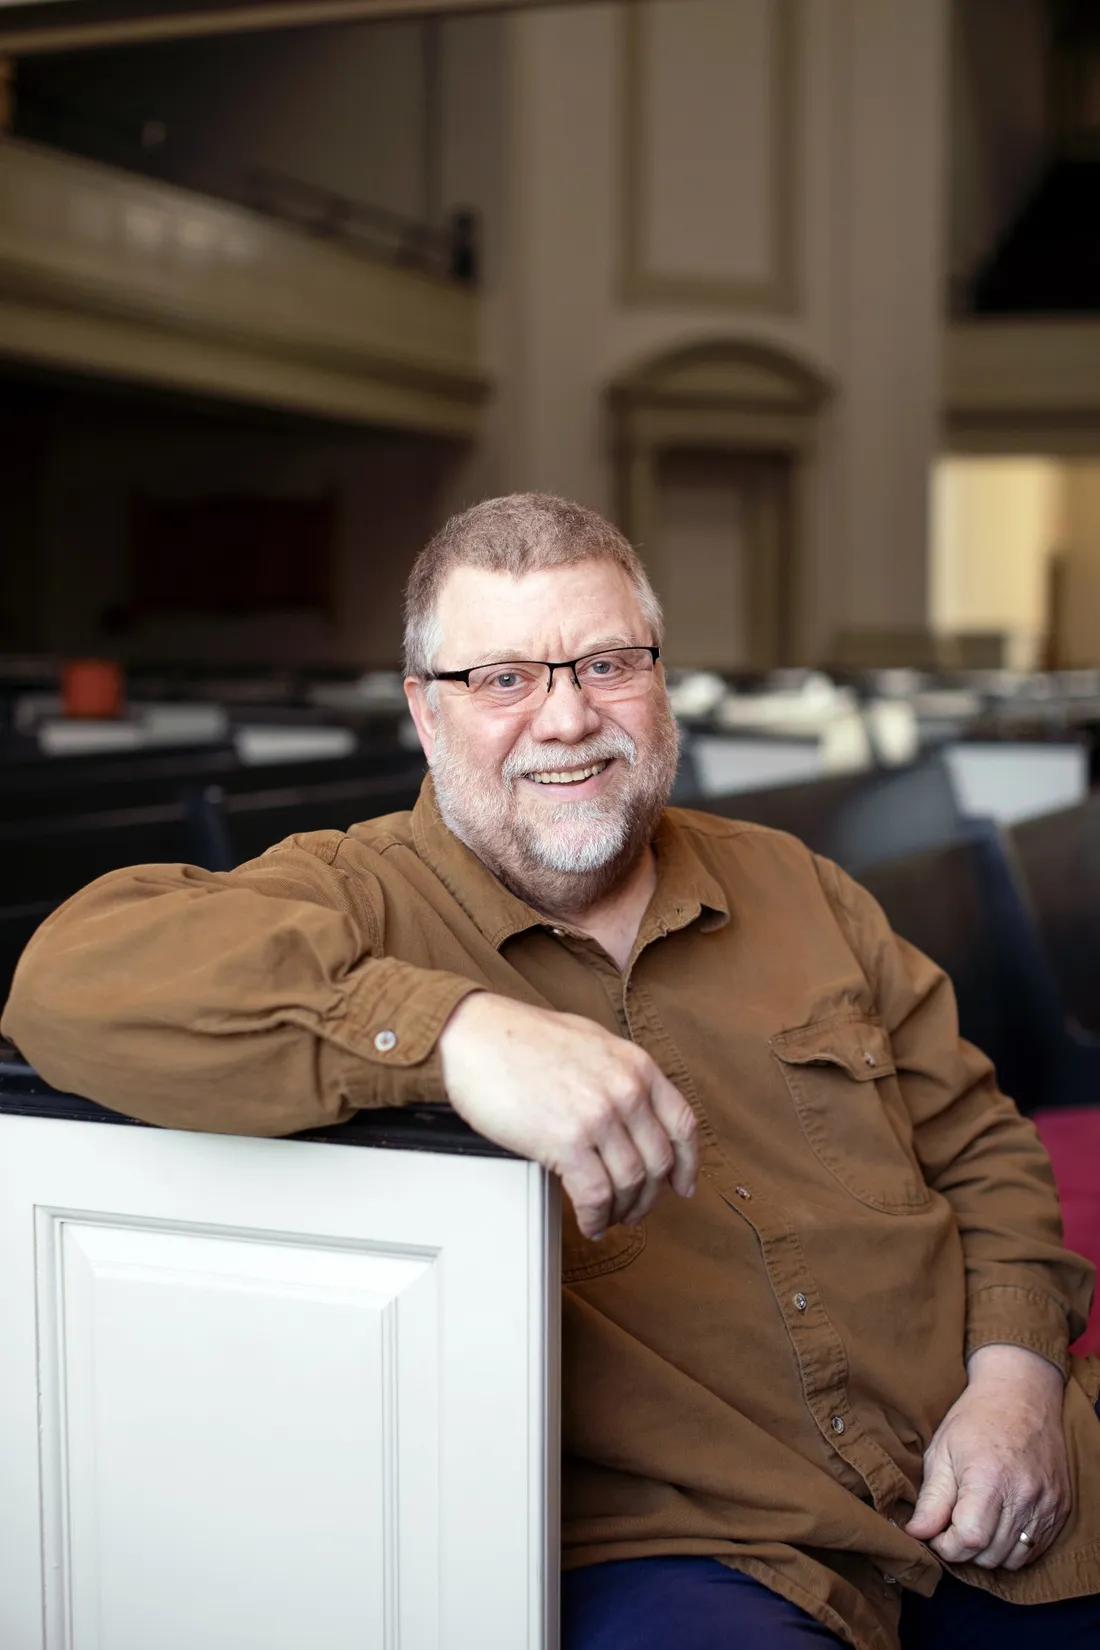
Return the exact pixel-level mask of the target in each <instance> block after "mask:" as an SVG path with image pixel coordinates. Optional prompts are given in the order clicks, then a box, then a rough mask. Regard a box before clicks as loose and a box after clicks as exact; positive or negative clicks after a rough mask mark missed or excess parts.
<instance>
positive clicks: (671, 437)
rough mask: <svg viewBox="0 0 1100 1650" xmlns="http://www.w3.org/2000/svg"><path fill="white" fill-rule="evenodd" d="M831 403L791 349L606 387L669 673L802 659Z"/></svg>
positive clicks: (732, 345)
mask: <svg viewBox="0 0 1100 1650" xmlns="http://www.w3.org/2000/svg"><path fill="white" fill-rule="evenodd" d="M828 395H829V386H828V384H827V383H826V382H825V380H824V379H823V378H822V377H821V376H820V375H819V374H818V373H816V372H815V371H813V370H812V369H811V368H809V367H807V366H805V365H803V364H802V363H801V362H799V361H796V360H795V359H794V358H793V357H792V356H790V355H788V354H786V353H785V352H784V351H782V350H779V349H775V348H772V347H770V346H768V345H762V344H755V343H752V344H750V343H739V342H729V341H716V342H712V343H699V344H693V345H690V346H688V347H687V348H682V349H677V350H673V351H670V352H669V353H667V354H664V355H661V356H658V357H656V358H655V359H650V360H648V361H646V362H645V363H643V364H642V365H641V366H639V367H637V368H634V369H632V370H631V371H629V372H627V373H624V374H622V375H621V376H620V377H618V378H617V379H616V380H615V381H614V382H613V383H612V384H611V385H610V387H609V390H608V401H609V405H610V410H611V417H612V423H613V430H614V445H615V455H616V471H617V480H618V493H619V496H618V511H619V518H620V520H621V522H622V524H623V526H624V528H625V530H626V531H627V533H628V534H629V535H630V537H631V538H632V539H633V540H634V542H635V544H637V545H638V547H639V550H640V551H641V554H642V556H643V557H644V559H645V561H646V564H647V566H648V568H649V571H650V574H651V576H652V578H653V581H654V584H655V585H656V586H657V589H658V591H659V593H660V595H661V598H662V601H663V602H664V605H665V615H666V620H667V652H668V657H669V661H670V663H671V664H673V665H694V666H706V667H711V668H715V669H719V670H729V669H737V668H742V669H754V670H767V669H771V668H773V667H775V666H776V665H782V664H788V663H793V662H795V660H796V658H797V651H798V637H799V632H800V622H799V621H800V613H799V589H800V577H799V574H800V545H801V541H802V537H803V534H802V518H803V514H804V492H805V487H804V479H805V472H806V468H807V465H808V463H809V461H810V459H811V457H812V454H813V451H814V448H815V446H816V443H817V438H818V429H819V425H820V422H821V412H822V407H823V405H824V403H825V401H826V400H827V398H828Z"/></svg>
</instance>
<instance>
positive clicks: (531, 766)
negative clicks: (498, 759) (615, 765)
mask: <svg viewBox="0 0 1100 1650" xmlns="http://www.w3.org/2000/svg"><path fill="white" fill-rule="evenodd" d="M616 756H621V757H623V758H624V760H625V761H627V762H629V763H630V765H631V767H633V766H634V764H635V763H636V762H637V760H638V747H637V745H636V744H635V743H634V741H633V739H631V737H630V735H629V734H628V733H624V732H622V730H621V729H620V730H618V731H617V732H615V733H607V734H605V735H604V736H603V737H602V738H600V739H593V740H591V741H590V743H588V744H587V745H540V746H539V747H538V749H537V750H531V751H512V752H511V753H510V754H509V755H508V756H507V757H506V758H505V760H504V763H503V765H502V766H501V770H500V773H501V778H502V779H504V780H505V781H506V782H507V783H508V784H511V782H512V781H513V780H514V779H522V778H523V777H524V776H525V775H526V774H529V773H547V772H549V771H552V770H554V769H564V768H588V767H591V765H592V763H593V762H610V761H611V760H612V759H613V758H614V757H616Z"/></svg>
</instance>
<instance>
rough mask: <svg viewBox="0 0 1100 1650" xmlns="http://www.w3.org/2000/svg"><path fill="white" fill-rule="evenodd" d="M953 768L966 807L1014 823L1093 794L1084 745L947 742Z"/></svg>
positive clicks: (1000, 821) (960, 799) (969, 813)
mask: <svg viewBox="0 0 1100 1650" xmlns="http://www.w3.org/2000/svg"><path fill="white" fill-rule="evenodd" d="M944 755H945V758H946V760H947V767H948V772H949V773H950V775H951V783H952V785H953V786H954V790H955V796H956V799H957V801H958V804H959V808H960V810H961V812H962V813H964V814H966V815H967V816H968V817H971V818H976V817H978V818H980V817H984V818H991V819H995V820H996V821H997V822H998V824H1000V825H1015V824H1018V823H1019V821H1020V820H1023V819H1035V818H1037V817H1038V816H1039V815H1040V814H1049V813H1056V812H1057V811H1058V810H1059V809H1060V808H1072V807H1075V806H1076V805H1077V803H1078V802H1083V801H1084V799H1085V797H1086V796H1087V794H1088V788H1089V768H1088V752H1087V751H1086V749H1085V747H1084V746H1083V745H1054V744H1049V745H1048V744H1036V745H1024V744H1014V743H1009V742H1008V741H1007V740H1006V741H1004V742H1003V743H1001V742H996V741H995V742H993V743H990V744H987V745H985V744H977V743H975V744H962V745H948V746H947V747H946V748H945V751H944Z"/></svg>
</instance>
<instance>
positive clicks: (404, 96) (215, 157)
mask: <svg viewBox="0 0 1100 1650" xmlns="http://www.w3.org/2000/svg"><path fill="white" fill-rule="evenodd" d="M435 28H436V25H434V24H433V23H431V22H429V21H427V20H424V19H409V20H397V21H393V22H384V23H373V24H372V23H367V24H358V25H348V26H345V27H326V28H318V29H286V30H275V31H273V32H272V33H270V34H262V33H260V34H242V35H222V36H213V37H211V38H208V39H197V40H183V41H175V42H171V43H169V44H163V45H150V46H141V47H126V48H118V49H114V50H103V51H95V52H91V53H72V54H67V55H64V56H60V57H56V58H43V59H28V60H27V61H26V62H25V63H24V64H23V65H22V67H21V73H20V78H19V81H18V83H17V104H16V107H17V120H18V125H19V128H20V129H21V130H24V131H26V132H27V133H28V135H31V136H34V135H36V133H38V132H42V133H45V132H47V131H52V132H54V133H55V134H56V135H58V136H59V137H60V139H61V140H62V141H63V142H65V143H66V144H67V145H68V146H72V147H74V148H77V149H78V150H81V151H83V152H85V153H88V154H90V155H92V156H93V158H97V159H101V160H104V161H107V162H109V163H114V164H119V165H125V166H137V167H141V166H144V167H145V168H146V169H148V170H150V171H152V172H153V173H154V174H156V175H158V176H161V177H164V178H166V179H168V180H170V181H173V182H177V183H182V184H186V185H188V186H190V187H192V188H196V189H200V190H203V191H205V192H207V193H210V194H214V195H224V196H228V197H229V198H231V199H241V198H247V197H248V196H249V195H250V192H251V186H250V183H249V173H250V172H251V171H252V170H253V169H255V168H257V167H266V168H271V169H273V170H275V171H277V172H281V173H284V174H286V175H288V176H290V177H292V178H296V179H301V180H302V181H303V182H306V183H311V184H314V185H316V186H318V187H320V188H322V189H327V190H331V191H333V192H334V193H336V194H338V195H343V196H346V197H348V198H350V199H352V200H360V201H365V202H367V203H368V204H371V205H374V206H379V207H384V208H386V209H388V210H390V211H392V212H398V213H401V214H402V215H404V216H406V217H411V218H415V219H418V220H421V221H423V220H425V219H427V218H428V217H429V216H430V215H434V214H435V213H436V212H437V211H438V201H437V200H435V199H433V198H432V197H433V194H434V193H435V187H434V182H433V180H434V177H435V171H434V168H435V166H436V163H437V158H438V154H437V151H438V144H437V143H434V144H433V142H432V127H431V124H430V120H429V97H433V96H434V95H435V93H434V90H433V78H432V76H433V58H432V50H433V41H434V39H435V34H434V32H433V31H434V30H435ZM149 123H155V124H156V125H158V126H159V127H160V128H161V134H162V141H159V142H156V143H154V144H152V145H151V146H150V147H148V148H147V149H145V150H144V151H143V149H142V147H141V142H140V138H141V133H142V130H143V129H147V128H148V126H149Z"/></svg>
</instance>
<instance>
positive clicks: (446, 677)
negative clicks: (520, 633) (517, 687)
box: [424, 642, 661, 693]
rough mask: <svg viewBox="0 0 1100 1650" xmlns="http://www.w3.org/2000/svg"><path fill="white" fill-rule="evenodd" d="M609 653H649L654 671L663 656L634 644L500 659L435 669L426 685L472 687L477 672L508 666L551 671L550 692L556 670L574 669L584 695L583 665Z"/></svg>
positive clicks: (654, 649) (656, 649) (575, 681)
mask: <svg viewBox="0 0 1100 1650" xmlns="http://www.w3.org/2000/svg"><path fill="white" fill-rule="evenodd" d="M606 653H648V654H649V656H650V658H651V659H652V660H653V664H654V668H656V665H657V661H658V659H659V658H660V657H661V650H660V648H659V647H651V646H650V645H649V644H648V643H646V642H630V643H629V644H628V645H627V646H626V647H597V648H594V649H593V651H592V652H591V653H582V654H580V656H579V657H578V658H576V659H557V660H550V659H498V660H496V661H495V662H490V663H488V664H484V665H471V666H470V667H469V669H468V670H433V671H432V672H431V674H430V675H428V676H425V678H424V680H425V682H461V683H462V684H463V686H464V687H467V688H468V687H469V685H470V677H471V676H472V675H473V673H474V671H475V670H499V669H501V667H502V666H504V665H539V666H540V667H541V668H542V669H543V670H545V671H546V672H547V676H546V691H547V693H549V692H551V690H552V689H553V686H554V672H555V671H556V670H571V671H572V673H573V686H574V687H575V688H576V690H577V692H578V693H583V692H584V689H583V688H582V687H581V684H580V681H579V679H578V677H577V666H578V665H583V664H584V661H585V660H586V659H602V658H603V657H604V655H605V654H606Z"/></svg>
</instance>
